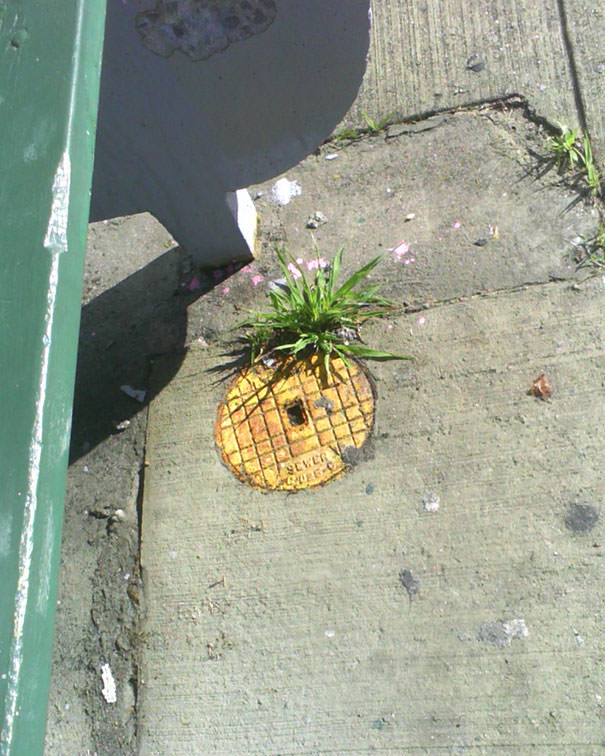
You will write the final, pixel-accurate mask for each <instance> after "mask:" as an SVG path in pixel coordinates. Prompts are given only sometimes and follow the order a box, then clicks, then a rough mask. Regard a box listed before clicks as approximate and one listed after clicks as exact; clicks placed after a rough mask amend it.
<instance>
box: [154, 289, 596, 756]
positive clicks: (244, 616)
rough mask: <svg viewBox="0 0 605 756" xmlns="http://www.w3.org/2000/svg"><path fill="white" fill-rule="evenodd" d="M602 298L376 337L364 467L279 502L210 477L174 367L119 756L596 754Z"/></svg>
mask: <svg viewBox="0 0 605 756" xmlns="http://www.w3.org/2000/svg"><path fill="white" fill-rule="evenodd" d="M604 295H605V290H604V286H603V282H602V281H600V280H599V281H598V282H596V283H591V285H587V286H585V288H583V289H582V290H581V291H571V290H570V287H569V285H568V284H562V283H557V284H550V285H544V286H537V287H531V288H527V289H524V290H523V291H521V292H516V293H508V292H504V293H499V294H497V295H495V296H492V297H488V298H477V299H473V300H471V301H467V302H462V303H460V302H459V303H455V304H450V305H446V306H441V307H435V308H432V309H430V310H428V311H426V315H425V316H423V322H422V324H420V323H419V319H418V316H417V315H408V316H406V317H403V318H397V319H394V320H393V323H392V325H393V328H392V329H391V330H388V331H387V330H386V329H385V328H384V324H380V325H378V324H376V325H375V326H374V328H373V329H372V333H371V335H372V336H373V340H376V339H380V343H381V345H384V346H385V347H387V348H391V349H396V350H401V348H402V346H403V347H404V348H405V349H406V350H407V351H408V352H412V353H413V354H414V355H415V357H416V361H415V363H414V365H412V366H410V365H409V364H405V365H401V364H393V363H391V364H386V365H380V366H378V367H376V368H375V370H374V373H375V376H376V379H377V385H378V409H377V421H376V428H375V436H374V438H375V440H374V454H373V458H372V459H370V460H367V461H365V462H363V463H361V464H359V465H358V466H357V467H356V468H355V469H354V470H352V471H351V472H350V473H349V474H348V475H347V476H346V477H344V478H343V479H341V480H338V481H336V482H334V483H331V484H329V485H327V486H326V487H324V488H318V489H315V490H311V491H307V492H305V493H301V494H298V495H295V496H292V495H286V494H277V493H272V494H267V495H266V494H263V493H260V492H256V491H253V490H251V489H249V488H247V487H246V486H245V485H243V484H241V483H239V482H238V481H237V480H236V479H235V477H234V476H233V475H232V474H231V472H230V471H228V470H227V469H226V468H225V467H224V466H223V465H222V464H221V462H220V460H219V457H218V455H217V453H216V450H215V448H214V439H213V425H214V420H215V416H216V407H217V404H218V402H219V400H220V399H221V398H222V394H223V392H224V385H222V384H220V383H218V384H217V383H216V382H213V381H212V380H211V378H210V376H211V375H212V373H211V372H209V371H211V370H212V369H213V368H215V367H216V366H217V365H220V364H221V362H223V361H224V357H222V356H221V353H220V351H219V350H216V349H210V350H209V349H205V348H194V349H192V350H191V351H190V352H189V354H188V355H187V357H186V359H185V361H184V363H183V365H182V367H181V371H180V372H179V374H178V375H177V376H176V377H175V378H174V379H173V380H172V382H171V383H170V384H169V385H168V386H167V387H166V388H165V389H164V390H163V392H162V393H161V394H160V395H159V396H158V397H157V398H156V400H155V401H154V403H153V404H152V406H151V409H150V423H149V431H148V439H147V456H146V459H147V463H148V468H147V473H146V482H145V498H144V505H143V533H142V556H141V561H142V566H143V570H144V572H143V576H144V583H145V596H146V613H147V614H146V620H145V622H144V633H145V636H146V642H145V644H144V646H143V649H142V656H143V665H142V670H141V672H142V675H141V686H140V696H141V706H140V715H141V716H140V720H139V722H140V728H141V730H140V753H141V754H144V756H151V755H152V754H153V755H154V756H156V755H159V754H165V753H171V754H175V755H176V754H200V753H208V754H210V753H212V754H215V753H216V754H240V753H254V754H319V753H322V754H323V753H338V754H340V753H342V754H344V753H370V752H372V753H374V752H376V753H387V752H389V753H390V752H394V753H418V752H420V753H438V752H439V753H440V752H443V751H444V750H445V751H446V752H448V753H463V752H467V751H472V752H477V753H485V754H494V753H507V752H510V749H511V748H513V752H516V753H530V752H531V753H535V752H539V753H552V754H555V753H556V754H559V753H570V754H571V753H578V754H597V753H598V752H600V750H601V745H600V737H601V733H602V724H603V722H602V717H601V714H602V708H601V705H600V700H601V699H600V695H601V693H602V689H601V682H600V679H599V667H600V663H601V662H602V653H603V643H602V631H601V623H602V620H603V617H602V603H601V599H600V589H601V580H602V521H601V519H600V518H601V515H600V512H601V507H602V491H603V486H604V484H605V480H604V476H603V470H602V466H601V465H600V464H599V463H598V462H597V460H596V458H595V456H594V454H593V451H592V450H594V449H595V448H596V447H599V446H600V445H601V444H602V443H603V441H604V438H603V435H604V434H603V423H604V421H605V413H604V407H605V405H604V403H603V393H604V385H603V367H604V364H605V360H604V355H603V335H604V332H605V329H604V328H603V324H602V305H603V298H604ZM368 335H370V334H368ZM579 343H581V344H585V345H586V346H585V348H583V349H582V350H580V351H579V350H578V344H579ZM588 344H589V345H588ZM166 362H167V367H168V370H169V372H171V371H172V365H171V358H170V357H168V358H166ZM544 370H545V371H547V373H548V376H549V378H550V379H551V381H552V383H553V385H554V386H555V387H556V388H555V390H554V393H553V397H552V399H551V400H550V401H542V400H540V399H537V398H535V397H532V396H528V394H527V390H528V387H529V386H531V383H532V380H533V379H534V378H535V377H536V376H537V374H538V373H540V372H541V371H544ZM163 371H164V363H163V361H162V360H160V361H159V363H157V364H156V367H155V370H154V374H155V375H157V376H158V378H159V380H160V382H161V383H162V384H163V383H164V380H165V377H164V375H163ZM431 497H432V499H431ZM435 499H438V501H439V508H438V510H433V511H427V502H428V501H430V500H432V501H435ZM580 505H581V506H584V507H589V509H588V510H587V514H589V513H592V512H594V519H591V518H590V516H589V518H588V523H589V526H588V527H587V528H585V529H583V527H582V525H580V522H584V520H585V519H586V518H585V517H584V518H582V517H581V516H580V517H579V518H578V522H577V523H576V521H575V520H574V519H573V517H572V518H571V519H570V512H571V511H573V510H572V509H571V508H573V507H577V506H580ZM597 512H598V513H599V514H597ZM572 523H575V524H572Z"/></svg>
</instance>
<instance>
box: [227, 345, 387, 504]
mask: <svg viewBox="0 0 605 756" xmlns="http://www.w3.org/2000/svg"><path fill="white" fill-rule="evenodd" d="M373 426H374V387H373V384H372V381H371V379H370V377H369V375H368V373H367V372H366V370H365V369H364V367H363V366H362V365H361V364H360V363H359V362H357V361H354V360H349V364H348V365H346V364H345V363H344V361H343V360H341V359H340V357H335V358H333V359H332V360H331V361H330V373H329V374H326V372H325V369H324V367H323V360H322V359H321V358H320V357H319V356H318V355H311V356H310V357H308V358H306V359H303V360H301V359H294V358H288V359H286V360H284V361H283V362H281V363H278V364H277V365H276V366H274V367H271V368H269V367H265V366H264V365H262V364H260V363H259V364H257V365H255V366H254V367H248V368H245V369H244V370H242V371H241V372H240V373H238V375H237V376H236V377H235V379H234V380H233V381H232V382H231V383H230V384H229V386H228V387H227V392H226V396H225V399H224V401H223V402H222V403H221V404H220V406H219V408H218V413H217V420H216V428H215V437H216V442H217V446H218V448H219V451H220V453H221V457H222V459H223V461H224V463H225V464H226V465H227V467H228V468H229V469H230V470H231V471H232V472H233V473H234V474H235V475H236V476H237V477H238V478H239V479H240V480H242V481H244V482H245V483H248V484H249V485H251V486H253V487H254V488H258V489H261V490H267V491H271V490H277V489H282V490H286V491H298V490H300V489H303V488H310V487H312V486H318V485H321V484H323V483H327V482H328V481H329V480H332V479H333V478H336V477H338V476H339V475H342V474H343V473H344V472H345V471H346V469H347V468H348V467H349V466H350V465H349V463H348V462H347V460H350V459H351V456H352V455H351V452H352V451H353V450H355V451H358V450H360V449H361V448H362V446H363V445H364V444H365V443H366V441H367V440H368V438H369V436H370V434H371V432H372V428H373ZM355 456H356V458H359V455H355Z"/></svg>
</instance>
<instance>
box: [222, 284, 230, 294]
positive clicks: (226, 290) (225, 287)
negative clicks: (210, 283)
mask: <svg viewBox="0 0 605 756" xmlns="http://www.w3.org/2000/svg"><path fill="white" fill-rule="evenodd" d="M229 291H230V289H229V287H228V286H223V288H222V292H223V294H229Z"/></svg>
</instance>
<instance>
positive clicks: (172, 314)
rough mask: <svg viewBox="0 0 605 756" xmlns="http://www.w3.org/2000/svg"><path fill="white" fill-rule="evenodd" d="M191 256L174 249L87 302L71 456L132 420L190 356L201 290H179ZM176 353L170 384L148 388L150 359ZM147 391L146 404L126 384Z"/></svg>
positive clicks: (168, 372)
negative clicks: (190, 310) (191, 309)
mask: <svg viewBox="0 0 605 756" xmlns="http://www.w3.org/2000/svg"><path fill="white" fill-rule="evenodd" d="M184 261H185V254H184V253H183V252H182V251H181V250H180V249H179V248H175V249H173V250H170V251H168V252H166V253H164V254H163V255H161V256H160V257H158V258H156V259H155V260H153V261H152V262H151V263H149V264H148V265H146V266H145V267H144V268H142V269H141V270H139V271H137V272H136V273H134V274H132V275H131V276H128V277H127V278H125V279H124V280H123V281H121V282H120V283H119V284H117V285H116V286H113V287H112V288H110V289H107V290H106V291H104V292H103V293H102V294H100V295H99V296H97V297H96V298H95V299H93V300H92V301H90V302H89V303H88V304H86V305H85V306H84V307H83V308H82V316H81V323H80V337H79V345H78V367H77V373H76V384H75V395H74V410H73V423H72V436H71V449H70V462H74V461H75V460H76V459H78V458H79V457H80V456H82V455H83V454H86V453H87V452H88V451H90V449H92V448H94V447H95V446H97V444H99V443H100V442H101V441H103V440H104V439H105V438H107V437H108V436H110V435H112V434H115V433H119V432H120V431H119V429H118V428H117V426H118V425H119V424H120V423H124V421H128V420H130V419H131V418H132V417H133V416H134V415H136V414H137V413H138V412H140V411H141V409H143V408H144V407H145V406H146V405H147V404H148V403H149V402H150V401H151V399H153V395H154V394H155V393H157V391H159V390H161V388H163V386H164V385H165V384H166V383H167V382H168V381H169V380H171V378H172V377H173V376H174V374H175V373H176V372H177V370H178V369H179V366H180V364H181V362H182V359H183V356H184V354H185V340H186V333H187V307H188V306H189V305H190V304H191V303H192V302H193V301H194V300H195V299H197V298H198V297H199V296H202V295H203V294H204V293H206V292H207V291H208V290H209V288H211V287H210V286H207V287H206V288H204V287H202V288H201V289H198V290H197V291H196V292H195V293H190V292H189V291H188V290H187V289H186V288H183V289H179V281H180V280H181V278H182V276H181V272H182V270H183V267H184ZM159 353H171V354H173V355H174V359H173V362H172V363H171V364H170V369H169V370H166V371H165V372H164V379H165V383H163V384H162V385H160V386H158V385H154V392H153V393H152V392H150V391H149V390H148V372H149V358H150V356H151V355H154V354H159ZM124 385H126V386H131V387H132V388H133V389H136V390H143V391H145V392H146V393H145V398H144V401H143V402H139V401H137V400H136V399H133V398H131V397H129V396H127V395H126V394H125V393H124V392H123V391H122V390H121V386H124Z"/></svg>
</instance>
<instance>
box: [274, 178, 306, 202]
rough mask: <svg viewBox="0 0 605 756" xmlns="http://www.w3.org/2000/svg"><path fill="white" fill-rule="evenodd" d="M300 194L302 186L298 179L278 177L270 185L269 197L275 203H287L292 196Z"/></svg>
mask: <svg viewBox="0 0 605 756" xmlns="http://www.w3.org/2000/svg"><path fill="white" fill-rule="evenodd" d="M300 194H302V187H301V185H300V182H299V181H289V180H288V179H287V178H280V179H279V180H278V181H276V182H275V183H274V184H273V186H272V187H271V199H272V200H273V202H275V203H276V204H277V205H287V204H289V202H290V200H291V199H292V198H293V197H298V196H299V195H300Z"/></svg>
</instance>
